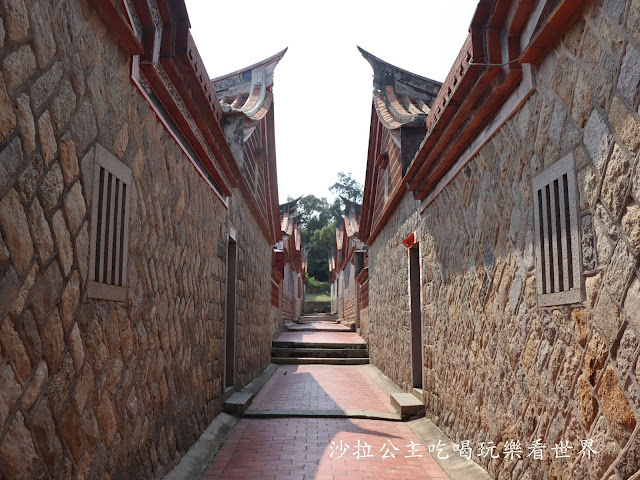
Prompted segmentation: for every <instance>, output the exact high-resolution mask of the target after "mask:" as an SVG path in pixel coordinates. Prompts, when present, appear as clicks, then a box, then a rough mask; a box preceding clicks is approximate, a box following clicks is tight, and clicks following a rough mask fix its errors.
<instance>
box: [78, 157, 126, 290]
mask: <svg viewBox="0 0 640 480" xmlns="http://www.w3.org/2000/svg"><path fill="white" fill-rule="evenodd" d="M104 187H107V188H104ZM109 187H110V188H109ZM132 188H133V175H132V173H131V169H130V168H129V167H127V166H126V165H125V164H124V163H122V162H121V161H120V160H118V159H117V158H116V157H115V156H114V155H113V154H111V153H109V152H108V151H107V150H105V149H104V148H97V149H96V154H95V162H94V172H93V187H92V190H93V191H92V204H91V237H90V245H91V249H90V254H89V280H88V282H87V283H88V293H87V294H88V296H89V297H90V298H95V299H99V300H113V301H120V302H124V301H126V300H127V260H128V256H129V217H130V210H131V189H132ZM101 196H102V198H101ZM116 208H117V210H118V211H117V212H116V211H115V210H116ZM118 212H119V213H120V215H116V213H118ZM105 221H106V224H105ZM105 226H106V227H107V228H104V227H105ZM118 257H119V259H118ZM108 264H111V269H109V268H106V266H107V265H108Z"/></svg>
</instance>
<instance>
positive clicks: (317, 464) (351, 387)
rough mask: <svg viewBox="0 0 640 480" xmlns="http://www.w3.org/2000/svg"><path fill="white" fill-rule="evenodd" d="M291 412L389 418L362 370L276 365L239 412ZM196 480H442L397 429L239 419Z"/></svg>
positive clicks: (422, 450) (321, 335)
mask: <svg viewBox="0 0 640 480" xmlns="http://www.w3.org/2000/svg"><path fill="white" fill-rule="evenodd" d="M276 340H278V341H288V342H295V341H298V342H299V341H303V342H310V343H364V341H363V340H362V338H361V337H360V336H359V335H357V334H355V333H352V332H326V331H319V332H285V333H283V334H281V335H280V336H279V337H278V338H277V339H276ZM297 409H299V410H313V411H314V412H320V413H321V412H322V411H323V410H325V411H326V410H351V409H354V410H355V409H360V410H368V411H373V412H380V413H385V414H389V413H390V412H393V407H392V406H391V404H390V402H389V397H388V396H387V395H386V394H384V392H383V391H382V390H381V389H380V388H379V387H378V385H377V384H376V383H375V382H374V381H373V380H372V379H371V378H370V377H369V376H368V375H367V373H366V372H365V371H364V370H363V369H362V367H359V366H346V365H344V366H342V365H282V366H280V367H278V370H277V371H276V372H275V373H274V375H273V376H272V377H271V378H270V379H269V381H268V382H267V383H266V384H265V385H264V387H262V390H261V391H260V393H258V395H257V396H256V398H255V399H254V401H253V403H252V405H251V407H250V408H249V410H248V411H247V413H251V411H270V410H278V411H280V410H289V411H292V410H297ZM292 414H293V413H292ZM412 442H413V444H414V445H416V446H414V450H413V454H414V455H422V456H414V457H410V456H411V455H412V447H411V445H412ZM358 445H360V448H358ZM358 455H360V456H361V458H358ZM364 455H367V456H366V457H365V456H364ZM383 457H384V458H383ZM406 457H410V458H406ZM203 478H204V479H240V478H243V479H263V480H267V479H270V480H286V479H305V480H306V479H316V480H325V479H332V480H338V479H347V478H348V479H350V480H358V479H365V478H387V479H394V480H403V479H407V480H409V479H411V480H414V479H438V480H445V479H448V478H449V477H448V476H447V475H446V474H445V472H444V471H443V470H442V468H440V466H439V465H438V464H437V463H436V461H435V460H434V459H433V457H432V456H431V455H430V454H429V453H428V451H427V446H426V445H420V441H419V440H418V438H417V437H416V436H415V435H414V434H413V432H412V431H411V430H410V429H409V427H408V426H407V425H406V424H404V423H402V422H394V421H384V420H369V419H366V420H365V419H356V418H328V417H324V418H310V417H286V418H243V419H241V420H240V421H239V422H238V423H237V424H236V425H235V427H234V428H233V429H232V430H231V432H230V433H229V436H228V437H227V440H226V443H225V444H224V446H223V447H222V448H221V449H220V451H219V452H218V454H217V455H216V457H215V458H214V460H213V462H212V463H211V465H210V467H209V468H208V469H207V471H206V472H205V474H204V476H203Z"/></svg>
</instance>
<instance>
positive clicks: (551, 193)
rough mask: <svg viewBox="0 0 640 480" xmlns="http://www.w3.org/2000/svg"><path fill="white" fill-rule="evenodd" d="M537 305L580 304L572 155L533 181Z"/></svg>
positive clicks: (576, 218)
mask: <svg viewBox="0 0 640 480" xmlns="http://www.w3.org/2000/svg"><path fill="white" fill-rule="evenodd" d="M533 192H534V196H533V200H534V209H533V212H534V226H535V229H536V232H535V235H534V238H535V243H536V245H535V247H536V248H535V252H536V270H537V271H536V276H537V285H538V306H553V305H565V304H570V303H578V302H581V301H582V292H581V288H580V285H581V281H580V275H581V272H580V271H579V270H580V269H579V265H581V262H580V251H579V248H578V247H579V245H580V242H579V239H578V235H579V232H578V216H577V206H576V185H575V172H574V160H573V154H569V155H567V156H566V157H564V158H562V159H560V160H558V161H557V162H556V163H555V164H553V165H552V166H551V167H549V168H548V169H547V170H545V171H543V172H541V173H540V174H538V175H537V176H536V177H534V179H533Z"/></svg>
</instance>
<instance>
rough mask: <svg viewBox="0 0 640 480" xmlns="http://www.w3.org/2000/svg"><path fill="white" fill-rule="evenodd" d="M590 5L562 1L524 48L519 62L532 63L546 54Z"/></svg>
mask: <svg viewBox="0 0 640 480" xmlns="http://www.w3.org/2000/svg"><path fill="white" fill-rule="evenodd" d="M589 4H591V2H590V1H585V0H564V1H562V2H560V4H559V5H558V6H557V7H556V8H555V9H554V10H553V12H551V14H550V15H549V17H548V18H547V19H546V20H545V23H544V25H543V26H542V28H540V29H539V30H538V32H536V33H535V35H534V36H533V38H532V39H531V41H530V42H529V44H528V45H527V46H526V47H525V48H524V50H523V52H522V56H521V58H520V61H521V62H522V63H533V62H535V61H536V59H537V58H538V57H540V56H541V55H542V54H543V53H544V52H546V51H547V50H548V49H549V48H550V47H551V46H552V44H553V42H554V41H555V40H556V39H557V38H558V36H560V35H561V34H562V33H564V32H565V31H566V30H567V28H569V26H570V25H571V24H573V19H575V17H576V16H577V14H578V13H579V12H580V11H581V9H582V8H583V7H585V6H586V5H589Z"/></svg>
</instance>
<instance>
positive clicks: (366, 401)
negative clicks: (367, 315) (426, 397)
mask: <svg viewBox="0 0 640 480" xmlns="http://www.w3.org/2000/svg"><path fill="white" fill-rule="evenodd" d="M287 409H288V410H295V409H302V410H309V409H315V410H336V409H342V410H355V409H361V410H371V411H377V412H390V413H393V412H395V410H394V409H393V407H392V405H391V402H390V401H389V396H388V395H385V394H384V393H383V392H382V390H380V389H379V388H378V386H377V385H376V384H375V382H374V381H373V380H371V378H370V377H369V375H367V374H366V373H365V372H364V371H363V370H362V368H360V367H358V366H347V365H345V366H337V365H283V366H281V367H279V368H278V370H277V371H276V373H275V374H274V375H273V377H271V379H270V380H269V382H268V383H267V384H266V385H265V386H264V387H263V388H262V390H261V391H260V393H258V395H257V396H256V398H255V399H254V400H253V402H252V403H251V406H250V407H249V410H248V411H249V412H250V411H252V410H287Z"/></svg>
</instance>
